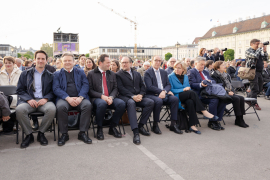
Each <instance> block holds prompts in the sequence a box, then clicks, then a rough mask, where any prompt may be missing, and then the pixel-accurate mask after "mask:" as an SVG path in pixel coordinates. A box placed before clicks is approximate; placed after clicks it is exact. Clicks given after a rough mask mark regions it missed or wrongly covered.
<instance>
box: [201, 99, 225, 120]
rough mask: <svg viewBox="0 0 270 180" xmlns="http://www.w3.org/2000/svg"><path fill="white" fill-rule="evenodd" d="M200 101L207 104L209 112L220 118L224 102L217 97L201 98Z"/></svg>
mask: <svg viewBox="0 0 270 180" xmlns="http://www.w3.org/2000/svg"><path fill="white" fill-rule="evenodd" d="M201 101H202V103H204V104H208V106H209V112H210V113H211V114H213V115H215V116H218V117H219V118H218V121H221V120H222V117H223V114H224V110H225V108H226V103H224V102H222V101H221V100H219V99H208V98H204V99H201Z"/></svg>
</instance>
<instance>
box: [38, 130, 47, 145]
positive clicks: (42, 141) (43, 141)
mask: <svg viewBox="0 0 270 180" xmlns="http://www.w3.org/2000/svg"><path fill="white" fill-rule="evenodd" d="M37 141H38V142H40V145H42V146H47V145H48V140H47V139H46V137H45V135H44V133H42V132H40V131H39V132H38V135H37Z"/></svg>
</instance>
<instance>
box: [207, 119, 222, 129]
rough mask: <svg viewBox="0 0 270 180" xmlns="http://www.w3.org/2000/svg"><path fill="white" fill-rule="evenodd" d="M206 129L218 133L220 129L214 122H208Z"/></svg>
mask: <svg viewBox="0 0 270 180" xmlns="http://www.w3.org/2000/svg"><path fill="white" fill-rule="evenodd" d="M208 127H209V128H211V129H213V130H216V131H220V127H219V126H218V125H217V124H216V123H215V121H209V122H208Z"/></svg>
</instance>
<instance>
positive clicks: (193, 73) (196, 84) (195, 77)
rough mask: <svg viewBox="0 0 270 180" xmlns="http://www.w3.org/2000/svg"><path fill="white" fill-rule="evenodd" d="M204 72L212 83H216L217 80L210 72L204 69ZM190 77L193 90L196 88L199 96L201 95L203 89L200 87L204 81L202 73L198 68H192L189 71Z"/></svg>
mask: <svg viewBox="0 0 270 180" xmlns="http://www.w3.org/2000/svg"><path fill="white" fill-rule="evenodd" d="M203 74H204V75H205V76H206V77H207V78H208V79H209V80H211V81H212V83H216V81H215V80H214V79H213V78H212V77H211V76H210V75H209V73H208V72H207V71H206V70H203ZM187 75H188V79H189V84H190V87H191V89H192V90H194V91H195V92H196V93H197V94H198V96H199V97H200V92H201V89H202V88H200V84H201V82H202V81H203V79H202V77H201V75H200V73H199V72H198V71H197V69H196V68H193V69H190V70H189V71H188V74H187Z"/></svg>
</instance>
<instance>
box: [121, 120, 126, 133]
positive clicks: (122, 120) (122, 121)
mask: <svg viewBox="0 0 270 180" xmlns="http://www.w3.org/2000/svg"><path fill="white" fill-rule="evenodd" d="M120 120H121V124H122V129H123V132H124V135H125V134H126V132H125V128H124V124H123V120H122V118H121V119H120Z"/></svg>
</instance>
